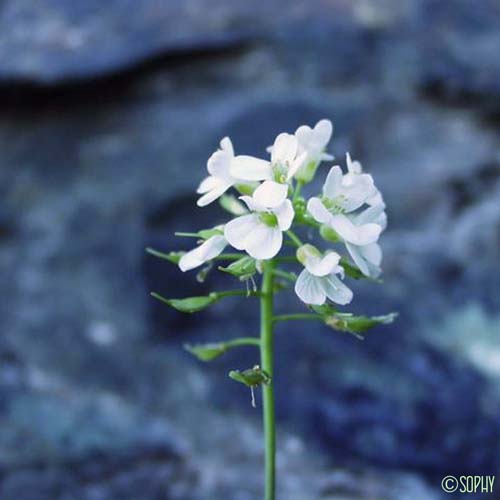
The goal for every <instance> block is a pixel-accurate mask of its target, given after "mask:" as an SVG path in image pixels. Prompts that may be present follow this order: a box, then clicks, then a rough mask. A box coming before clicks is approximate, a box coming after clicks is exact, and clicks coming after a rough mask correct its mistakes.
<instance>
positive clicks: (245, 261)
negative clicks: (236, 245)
mask: <svg viewBox="0 0 500 500" xmlns="http://www.w3.org/2000/svg"><path fill="white" fill-rule="evenodd" d="M219 270H220V271H223V272H225V273H229V274H232V275H233V276H236V277H237V278H240V279H242V280H247V279H250V278H251V277H252V276H253V275H254V274H255V272H256V271H257V269H256V261H255V259H254V258H252V257H250V256H245V257H242V258H241V259H238V260H236V261H234V262H233V263H232V264H230V265H229V266H227V267H219Z"/></svg>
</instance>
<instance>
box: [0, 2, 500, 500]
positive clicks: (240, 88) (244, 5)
mask: <svg viewBox="0 0 500 500" xmlns="http://www.w3.org/2000/svg"><path fill="white" fill-rule="evenodd" d="M131 11H133V15H130V12H131ZM0 27H1V32H2V36H1V37H0V101H1V104H2V106H1V110H2V111H1V112H0V193H1V195H2V203H1V204H0V269H1V273H2V277H3V279H2V281H1V282H0V287H1V291H2V297H3V300H2V301H1V302H0V324H1V332H2V334H1V336H0V498H2V500H3V499H6V500H10V499H13V498H16V499H23V500H24V499H26V500H31V499H36V500H38V499H40V500H45V499H56V498H57V499H115V498H120V499H128V498H130V499H134V500H135V499H137V498H144V499H170V498H172V499H183V500H198V499H200V500H212V499H213V498H224V499H225V498H228V499H237V500H239V499H242V500H243V499H254V498H260V497H259V495H260V487H261V468H262V463H261V462H262V458H261V448H260V446H261V444H260V440H261V435H260V425H259V418H258V416H259V414H258V411H257V412H256V411H255V410H253V409H252V408H251V407H250V404H249V394H248V393H247V392H246V391H245V390H242V388H241V387H240V386H238V385H237V384H233V383H232V382H231V381H229V380H227V376H226V373H227V371H228V370H229V369H232V368H246V367H247V366H249V365H252V364H253V363H254V361H255V359H254V357H253V356H252V352H251V351H250V352H248V351H247V350H245V349H242V350H241V351H239V352H236V353H234V354H230V355H227V356H226V357H224V358H222V359H221V360H220V361H218V362H216V363H213V365H211V366H205V365H204V366H200V365H199V364H198V363H197V362H195V361H194V360H192V359H190V357H189V356H188V355H187V354H185V353H183V352H182V351H181V344H182V343H183V342H185V341H188V342H193V341H196V340H202V339H203V340H214V339H220V338H222V337H227V336H238V335H240V334H253V333H254V332H251V331H249V330H248V325H255V327H256V326H257V318H256V317H255V311H254V308H252V307H251V305H249V304H248V302H245V301H244V302H243V303H242V302H241V301H238V300H228V301H226V302H223V303H220V304H218V305H217V306H216V307H214V308H211V309H210V310H208V311H207V312H204V313H202V314H200V315H199V316H195V317H192V316H189V317H185V316H182V315H178V314H176V313H175V312H172V311H169V310H167V309H166V308H164V307H161V306H159V305H158V304H156V303H154V302H152V301H151V300H150V299H149V297H148V292H149V290H157V291H158V292H160V293H163V294H165V295H168V296H174V295H175V296H184V295H189V294H192V293H193V292H194V291H195V290H196V291H197V292H199V290H200V289H199V285H198V284H197V283H196V281H195V279H194V277H192V278H186V277H185V276H183V277H182V279H180V275H179V272H178V270H177V269H175V268H173V267H170V266H169V265H168V264H166V263H163V262H160V261H157V260H156V259H154V258H152V257H149V256H146V255H145V253H144V248H145V247H146V246H154V247H157V248H159V249H170V248H172V247H174V248H179V247H180V246H181V245H186V242H184V241H177V240H176V239H174V238H173V235H172V233H173V231H174V230H191V229H196V228H198V227H200V226H203V225H211V224H212V223H213V222H216V221H217V220H218V217H220V216H221V213H220V212H219V211H218V210H217V209H216V208H214V209H207V210H204V211H198V210H197V209H195V211H194V212H193V208H192V207H193V205H192V202H193V200H194V192H193V190H194V187H195V186H196V185H197V183H198V181H199V179H200V178H201V177H202V176H203V169H204V166H205V162H206V158H207V157H208V155H209V154H210V153H211V152H212V151H213V149H214V148H215V147H216V145H217V143H218V141H219V140H220V138H221V137H223V136H224V135H230V136H231V138H232V139H233V142H234V144H235V146H236V148H237V150H238V151H242V152H246V153H249V154H257V153H259V152H261V151H262V150H263V149H264V148H265V147H266V146H267V145H268V144H269V142H270V140H271V139H272V138H273V137H274V135H275V134H276V133H277V132H279V131H282V130H289V131H293V130H294V129H295V128H296V127H297V125H299V124H301V123H314V122H315V120H317V119H319V118H322V117H328V118H330V119H332V120H333V122H334V125H335V127H336V130H335V136H334V141H333V146H332V149H333V152H334V153H335V154H336V156H337V157H338V158H341V157H342V155H343V154H344V152H345V151H346V150H350V151H351V152H352V153H353V154H354V155H355V156H356V157H358V158H360V159H361V160H362V161H363V163H364V165H365V167H366V169H367V170H369V171H370V172H372V173H373V174H374V176H376V179H377V182H378V184H379V185H380V186H381V188H382V190H383V191H384V194H385V197H386V200H387V204H388V209H389V220H390V225H389V230H388V232H387V233H386V234H385V237H384V239H383V241H382V245H383V248H384V253H385V264H384V269H385V274H384V281H385V283H384V285H383V286H380V285H377V284H369V283H366V282H364V283H362V284H361V285H360V286H357V285H356V284H355V291H356V297H357V300H356V302H355V307H356V309H357V310H359V311H363V312H369V313H385V312H390V311H399V312H400V317H399V319H398V321H397V323H396V324H394V325H392V326H391V327H385V328H383V329H379V330H378V331H374V332H373V333H370V335H369V336H368V337H367V338H366V340H364V341H357V340H356V339H354V338H352V337H350V336H346V335H341V334H336V333H334V332H332V331H325V330H324V328H321V327H317V326H315V327H310V325H308V328H307V334H302V335H301V331H300V330H301V328H302V326H303V325H300V324H296V325H295V324H294V325H293V326H292V327H288V330H287V328H286V327H280V330H279V331H278V332H277V336H278V339H277V367H276V369H277V375H276V385H277V392H278V395H279V397H278V413H279V419H280V428H281V435H280V440H279V442H280V446H279V448H280V449H279V457H278V462H279V469H280V475H279V477H280V483H279V490H280V498H286V499H287V500H288V499H290V500H312V499H316V498H318V499H320V498H321V499H323V498H324V499H328V498H335V499H339V498H345V499H372V498H377V499H378V498H380V499H384V500H385V499H387V500H392V499H395V500H396V499H397V500H400V499H408V500H414V499H415V500H417V499H418V500H420V499H423V498H425V499H433V498H441V497H440V495H441V493H440V488H439V484H440V479H441V477H443V476H444V475H447V474H494V473H495V472H498V471H499V468H500V464H499V457H500V450H499V446H500V444H499V443H500V423H499V419H498V415H499V411H500V394H499V392H498V382H499V379H500V368H499V367H500V339H499V337H498V325H499V323H500V314H499V311H500V307H499V306H500V299H499V295H498V293H495V292H497V291H498V283H499V282H500V268H499V266H498V259H499V256H500V210H499V206H500V202H499V199H500V198H499V197H500V182H499V177H500V176H499V173H500V143H499V140H498V137H499V129H500V122H499V116H500V84H499V82H500V63H499V59H498V57H497V52H498V50H497V49H498V46H499V44H500V29H499V27H500V9H499V6H498V3H497V2H495V1H494V0H483V1H482V2H481V4H480V7H478V3H477V2H474V1H472V0H471V1H467V0H456V1H454V2H440V1H439V0H424V1H421V0H404V1H396V0H382V1H377V2H376V1H374V0H357V1H354V2H348V1H344V0H336V1H331V2H327V1H324V0H314V1H309V2H305V1H294V2H284V1H281V0H278V1H272V2H267V3H265V5H263V4H262V3H261V2H252V1H249V2H228V1H227V0H217V1H216V2H207V1H202V0H196V1H194V2H181V1H174V0H170V1H168V2H162V3H159V2H154V1H152V0H141V1H137V0H136V1H134V2H129V1H128V0H120V1H119V0H114V1H109V2H106V5H105V6H102V2H96V1H89V2H85V3H84V5H83V4H82V5H80V4H79V3H77V2H69V1H67V0H51V1H50V2H44V3H43V4H41V3H38V2H35V1H33V0H22V1H20V0H16V1H13V0H12V1H11V0H7V1H5V2H3V3H2V4H1V6H0ZM318 186H319V184H318V185H317V186H312V187H311V191H312V192H313V191H314V189H315V188H317V187H318ZM222 286H224V285H223V281H222V280H221V279H220V278H215V277H214V278H211V280H209V281H208V282H207V283H205V284H204V285H203V287H204V288H203V289H205V290H208V289H211V288H215V287H222ZM279 307H280V308H282V310H292V308H295V310H297V309H298V308H299V305H298V304H297V303H296V301H295V300H294V299H293V298H290V299H287V300H285V301H284V302H282V303H280V304H279Z"/></svg>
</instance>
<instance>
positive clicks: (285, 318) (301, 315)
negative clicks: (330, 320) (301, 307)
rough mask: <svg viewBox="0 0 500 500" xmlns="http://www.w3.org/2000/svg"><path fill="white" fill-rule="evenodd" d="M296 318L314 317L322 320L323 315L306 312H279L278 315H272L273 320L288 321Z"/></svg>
mask: <svg viewBox="0 0 500 500" xmlns="http://www.w3.org/2000/svg"><path fill="white" fill-rule="evenodd" d="M296 319H316V320H320V321H324V319H323V317H322V316H320V315H319V314H314V313H311V314H307V313H297V314H281V315H279V316H274V317H273V321H290V320H296Z"/></svg>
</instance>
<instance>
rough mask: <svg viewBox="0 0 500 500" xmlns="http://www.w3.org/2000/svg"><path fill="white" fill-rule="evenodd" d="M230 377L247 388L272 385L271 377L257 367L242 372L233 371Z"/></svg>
mask: <svg viewBox="0 0 500 500" xmlns="http://www.w3.org/2000/svg"><path fill="white" fill-rule="evenodd" d="M229 377H230V378H232V379H233V380H236V382H240V383H241V384H244V385H246V386H247V387H256V386H258V385H261V384H265V385H269V384H270V383H271V377H270V376H269V375H268V374H267V373H266V372H265V371H264V370H261V369H260V367H259V366H257V365H256V366H254V367H253V368H249V369H248V370H244V371H242V372H240V371H239V370H231V371H230V372H229Z"/></svg>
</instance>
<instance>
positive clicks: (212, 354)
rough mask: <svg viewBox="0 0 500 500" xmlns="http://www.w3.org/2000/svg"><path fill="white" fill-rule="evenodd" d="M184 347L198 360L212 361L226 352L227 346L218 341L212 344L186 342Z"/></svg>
mask: <svg viewBox="0 0 500 500" xmlns="http://www.w3.org/2000/svg"><path fill="white" fill-rule="evenodd" d="M184 349H186V351H188V352H190V353H191V354H192V355H193V356H196V357H197V358H198V359H199V360H200V361H212V360H213V359H216V358H218V357H220V356H222V355H223V354H224V353H225V352H227V351H228V349H229V347H228V346H227V345H226V344H224V343H222V342H218V343H212V344H195V345H190V344H186V345H184Z"/></svg>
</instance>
